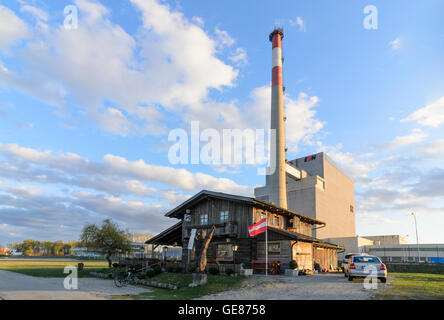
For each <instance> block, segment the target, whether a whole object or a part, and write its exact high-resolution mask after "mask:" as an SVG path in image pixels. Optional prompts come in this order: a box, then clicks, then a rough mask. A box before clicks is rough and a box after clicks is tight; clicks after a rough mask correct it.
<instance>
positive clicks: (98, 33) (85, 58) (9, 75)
mask: <svg viewBox="0 0 444 320" xmlns="http://www.w3.org/2000/svg"><path fill="white" fill-rule="evenodd" d="M132 3H133V4H134V5H135V6H136V8H137V9H138V10H139V11H140V12H141V13H142V25H141V27H140V28H139V30H138V32H137V36H134V37H133V36H131V35H129V34H128V33H127V32H125V30H123V29H122V28H121V27H120V26H119V25H116V24H113V23H112V22H111V21H110V20H109V19H108V15H109V13H110V11H109V9H108V8H106V7H104V6H103V5H101V4H99V3H96V2H91V1H87V0H77V1H76V2H75V4H76V5H77V6H78V7H79V27H78V29H76V30H66V29H65V28H63V26H62V25H59V24H57V25H51V26H49V27H48V28H49V29H48V30H47V31H45V32H40V33H39V32H38V30H34V34H35V35H34V38H33V39H31V40H30V41H28V42H26V45H25V47H24V48H23V49H21V54H20V59H21V60H22V61H21V62H22V63H23V65H24V68H23V71H20V72H18V71H15V70H9V71H5V70H0V86H3V87H8V88H14V89H17V90H19V91H22V92H24V93H26V94H30V95H33V96H35V97H37V98H39V99H41V100H43V101H45V102H46V103H49V104H52V105H55V106H58V107H63V108H66V105H65V103H66V101H65V99H66V97H68V96H69V98H70V101H69V102H70V104H74V105H76V106H79V107H82V108H84V109H85V110H86V112H85V113H84V114H85V115H87V116H88V117H90V118H91V119H92V120H94V121H97V123H98V124H99V126H100V127H101V128H102V129H104V130H107V131H111V132H112V133H115V134H120V135H129V134H154V135H159V134H162V133H164V132H165V127H164V125H163V124H161V123H160V122H161V121H162V115H161V113H162V111H163V110H167V111H173V112H176V113H180V112H181V111H186V110H188V109H193V108H199V106H200V105H201V104H202V103H203V101H207V100H208V99H207V95H208V93H209V90H210V89H217V90H222V89H223V88H224V87H231V86H233V85H234V80H235V79H236V77H237V74H238V71H237V70H235V69H234V68H233V67H232V66H230V65H228V64H226V63H224V62H223V61H222V60H221V59H219V58H218V57H217V54H218V48H220V46H227V45H231V44H232V42H233V41H234V40H232V39H231V37H230V36H229V35H228V33H227V32H226V31H221V30H219V29H217V30H218V31H217V35H216V37H214V38H212V37H211V36H209V35H208V34H207V33H206V32H205V31H204V30H203V29H202V28H201V27H199V26H198V25H196V24H195V23H193V22H192V21H191V20H188V19H187V18H186V17H184V15H183V14H182V13H181V12H175V11H172V10H171V9H170V8H169V6H168V5H166V4H164V3H160V2H158V1H155V0H146V1H145V0H144V1H141V0H133V1H132ZM2 8H3V7H2ZM27 10H28V9H27ZM5 12H6V13H7V14H9V16H11V15H13V13H12V12H11V11H10V10H9V9H6V8H5V9H2V11H1V13H0V14H3V15H5ZM14 17H15V15H14ZM10 20H11V19H10ZM3 21H4V19H3V20H0V23H3ZM18 21H19V20H18ZM10 24H11V23H10ZM16 24H17V23H16ZM22 25H23V26H25V25H24V24H23V23H22ZM8 27H9V26H8ZM25 27H26V26H25ZM15 29H17V28H15ZM15 29H14V30H15ZM23 29H26V28H23ZM0 30H1V31H0V44H1V43H8V44H9V42H10V41H12V40H11V39H16V38H17V37H18V36H19V34H17V32H15V33H14V32H8V30H9V29H8V28H3V27H2V28H1V29H0ZM12 35H13V36H12ZM1 39H3V40H1ZM208 70H211V72H208ZM104 101H106V102H109V104H110V105H111V106H112V107H111V108H110V107H109V104H107V105H104ZM195 106H197V107H195ZM103 110H104V111H103ZM66 111H67V109H66V110H65V113H66ZM68 114H69V112H68Z"/></svg>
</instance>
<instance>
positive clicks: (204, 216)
mask: <svg viewBox="0 0 444 320" xmlns="http://www.w3.org/2000/svg"><path fill="white" fill-rule="evenodd" d="M200 224H202V225H203V224H208V213H204V214H201V215H200Z"/></svg>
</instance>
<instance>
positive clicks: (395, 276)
mask: <svg viewBox="0 0 444 320" xmlns="http://www.w3.org/2000/svg"><path fill="white" fill-rule="evenodd" d="M374 299H378V300H380V299H383V300H394V299H395V300H398V299H414V300H422V299H433V300H441V299H444V275H442V274H430V273H390V274H389V280H388V286H387V288H386V289H384V290H382V291H380V292H378V293H377V294H375V296H374Z"/></svg>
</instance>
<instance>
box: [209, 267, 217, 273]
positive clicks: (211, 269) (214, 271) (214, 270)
mask: <svg viewBox="0 0 444 320" xmlns="http://www.w3.org/2000/svg"><path fill="white" fill-rule="evenodd" d="M208 272H209V273H210V274H212V275H216V274H219V269H218V268H215V267H211V268H209V269H208Z"/></svg>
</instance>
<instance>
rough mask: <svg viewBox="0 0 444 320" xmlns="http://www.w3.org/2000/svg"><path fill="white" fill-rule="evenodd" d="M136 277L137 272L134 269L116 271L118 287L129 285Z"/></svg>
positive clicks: (115, 280) (115, 283)
mask: <svg viewBox="0 0 444 320" xmlns="http://www.w3.org/2000/svg"><path fill="white" fill-rule="evenodd" d="M134 278H135V274H134V273H133V272H132V271H122V272H116V273H115V274H114V285H115V286H116V287H119V288H120V287H123V286H126V285H128V284H129V283H130V282H131V281H133V280H134Z"/></svg>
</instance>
